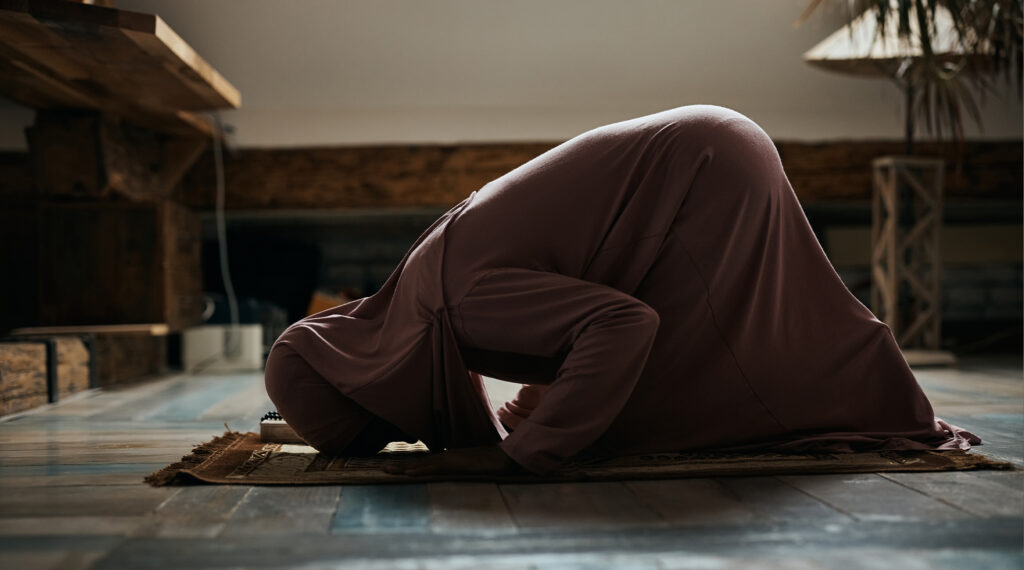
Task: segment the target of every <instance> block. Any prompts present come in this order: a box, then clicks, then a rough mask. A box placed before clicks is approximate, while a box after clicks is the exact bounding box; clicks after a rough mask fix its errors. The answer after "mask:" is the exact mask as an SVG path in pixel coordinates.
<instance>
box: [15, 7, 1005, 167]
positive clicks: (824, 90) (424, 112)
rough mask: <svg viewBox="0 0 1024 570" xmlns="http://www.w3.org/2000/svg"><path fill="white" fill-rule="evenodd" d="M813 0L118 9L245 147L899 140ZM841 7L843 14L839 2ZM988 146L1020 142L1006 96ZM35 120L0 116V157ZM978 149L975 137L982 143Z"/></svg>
mask: <svg viewBox="0 0 1024 570" xmlns="http://www.w3.org/2000/svg"><path fill="white" fill-rule="evenodd" d="M809 1H810V0H501V1H498V0H429V1H423V0H358V1H342V0H291V1H288V2H283V1H277V0H246V1H244V2H243V1H237V0H162V1H161V0H119V2H118V6H119V7H120V8H122V9H130V10H138V11H145V12H155V13H158V14H160V15H161V16H162V17H163V18H164V19H165V20H166V21H167V22H168V23H169V24H170V25H171V27H172V28H174V29H175V30H176V31H177V32H178V33H179V34H180V35H181V36H182V37H183V38H185V40H186V41H188V42H189V43H191V44H192V45H193V47H195V48H196V50H197V51H198V52H199V53H200V54H201V55H203V57H205V58H206V59H207V60H208V61H209V62H210V63H211V64H212V65H213V66H214V67H216V68H217V69H218V70H219V71H220V72H221V73H222V74H223V75H224V76H225V77H227V78H228V80H229V81H231V82H232V83H233V84H234V85H235V86H236V87H238V88H239V89H240V90H241V92H242V98H243V107H242V109H240V110H238V111H231V112H225V113H224V114H223V117H224V119H225V121H226V122H227V123H229V124H233V125H235V127H236V131H237V132H236V136H235V143H236V144H237V145H239V146H312V145H329V144H371V143H408V142H423V143H431V142H459V141H463V142H470V141H535V140H540V141H547V140H560V139H566V138H569V137H571V136H573V135H575V134H578V133H579V132H581V131H583V130H586V129H588V128H591V127H594V126H597V125H600V124H603V123H608V122H613V121H618V120H622V119H626V118H629V117H633V116H638V115H642V114H646V113H650V112H655V111H659V110H662V109H666V108H670V107H675V106H678V105H685V104H691V103H714V104H719V105H725V106H728V107H732V108H735V109H737V110H739V111H741V112H743V113H745V114H747V115H748V116H750V117H751V118H753V119H754V120H755V121H757V122H758V123H760V124H761V125H762V126H763V127H764V128H765V129H766V130H767V131H768V132H769V134H771V135H772V136H773V137H775V138H777V139H787V140H827V139H843V138H900V137H901V134H902V131H901V118H900V112H901V110H900V105H901V98H900V95H899V91H898V90H897V89H896V88H895V86H893V85H892V84H891V83H889V82H888V81H886V80H870V79H860V78H853V77H849V76H844V75H839V74H832V73H829V72H824V71H819V70H817V69H815V68H812V67H810V66H808V65H807V64H805V63H804V62H803V61H802V60H801V57H800V56H801V54H802V53H803V52H804V51H806V50H807V49H809V48H810V47H812V46H813V45H814V44H815V43H817V42H818V41H819V40H821V39H822V38H824V37H825V36H827V35H828V34H829V33H831V32H832V31H833V30H834V29H836V28H837V27H838V25H839V24H838V22H839V21H840V19H839V15H838V13H837V12H836V11H835V10H832V11H831V12H830V11H828V10H821V11H819V12H818V13H817V14H816V15H815V17H814V18H812V20H811V21H810V22H808V23H807V24H805V25H804V27H802V28H800V29H794V28H793V26H792V22H793V20H795V19H796V18H797V16H799V14H800V13H801V12H802V11H803V9H804V8H805V7H806V5H807V4H808V2H809ZM837 1H838V0H833V3H836V2H837ZM984 114H985V131H984V133H982V134H981V137H983V138H1008V137H1014V138H1020V137H1021V124H1022V114H1021V103H1020V101H1018V100H1017V99H1016V98H1015V96H1014V95H1013V90H1012V89H1002V90H1001V94H1000V96H998V97H996V98H994V99H990V100H989V101H988V104H987V105H986V107H985V108H984ZM30 121H31V113H29V112H27V111H26V110H24V109H21V108H16V107H13V106H11V105H9V104H8V105H7V106H3V107H0V148H20V147H22V146H23V138H22V134H21V129H22V128H23V127H24V125H25V124H27V123H28V122H30ZM970 135H971V136H974V137H978V136H979V133H977V131H976V130H975V129H972V130H971V131H970Z"/></svg>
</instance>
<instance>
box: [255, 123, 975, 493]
mask: <svg viewBox="0 0 1024 570" xmlns="http://www.w3.org/2000/svg"><path fill="white" fill-rule="evenodd" d="M480 375H485V376H488V377H492V378H496V379H500V380H507V381H510V382H516V383H521V384H524V387H523V388H522V390H521V391H520V394H519V396H518V397H516V398H515V400H513V401H512V402H509V403H507V404H505V405H504V406H503V407H502V408H501V409H500V410H498V414H497V415H496V414H495V413H494V412H493V411H492V409H491V407H490V405H489V404H488V399H487V394H486V392H485V389H484V385H483V382H482V380H481V376H480ZM266 387H267V392H268V394H269V395H270V398H271V400H272V401H273V402H274V404H275V405H276V406H277V409H278V411H279V412H280V414H281V415H282V417H283V418H284V419H285V420H286V421H287V422H288V424H289V425H291V426H292V428H293V429H294V430H295V431H296V433H297V434H299V436H300V437H302V438H303V439H304V440H305V441H307V442H308V443H309V444H310V445H312V446H313V447H315V448H317V449H319V450H321V451H323V452H325V453H331V454H339V455H361V454H372V453H375V452H377V451H378V450H380V449H381V448H382V447H383V446H384V445H386V444H387V443H388V442H391V441H395V440H405V441H416V440H420V441H422V442H424V443H425V444H426V445H427V446H428V447H429V448H430V450H431V451H432V452H436V453H431V454H429V455H426V456H424V457H423V458H422V459H419V460H417V461H412V462H408V463H403V465H402V466H399V467H395V468H394V469H393V472H402V473H407V474H412V475H417V474H435V473H446V472H459V473H500V472H504V471H508V470H512V469H518V468H523V469H526V470H528V471H530V472H533V473H537V474H543V473H546V472H550V471H552V470H554V469H557V468H558V467H559V466H560V465H561V464H563V462H565V461H566V460H568V459H570V458H572V457H573V456H575V455H577V454H581V453H586V454H587V455H594V454H597V455H599V456H617V455H627V454H637V453H646V452H657V451H662V452H668V451H688V450H709V449H714V450H725V449H731V450H740V449H743V450H753V449H756V450H763V451H775V452H797V451H799V452H809V451H831V452H844V451H861V450H890V449H892V450H898V449H967V448H969V447H970V444H972V443H980V440H979V439H978V438H977V437H976V436H974V435H972V434H970V433H968V432H966V431H964V430H962V429H960V428H957V427H956V426H952V425H949V424H947V423H945V422H943V421H942V420H940V419H937V418H935V416H934V413H933V410H932V407H931V404H930V403H929V401H928V399H927V398H926V397H925V395H924V393H923V392H922V391H921V388H920V386H919V385H918V383H917V381H916V379H915V378H914V375H913V373H912V372H911V369H910V367H909V366H908V365H907V362H906V361H905V360H904V358H903V355H902V353H901V352H900V348H899V346H898V345H897V343H896V341H895V339H894V338H893V335H892V333H891V331H890V329H889V327H888V326H887V325H886V324H885V323H882V322H881V321H879V320H878V319H877V318H875V316H874V315H873V314H872V313H871V311H870V310H868V309H867V308H866V307H865V306H864V305H863V304H862V303H860V302H859V301H858V300H857V298H856V297H854V296H853V294H852V293H851V292H850V291H849V290H848V289H847V288H846V286H845V285H844V284H843V282H842V281H841V279H840V278H839V275H838V274H837V273H836V271H835V270H834V268H833V267H832V265H831V263H830V262H829V260H828V258H827V257H826V255H825V252H824V251H823V250H822V248H821V246H820V245H819V243H818V241H817V239H816V238H815V235H814V233H813V231H812V230H811V227H810V225H809V223H808V221H807V218H806V216H805V215H804V212H803V210H802V209H801V207H800V203H799V202H798V200H797V197H796V194H795V193H794V192H793V189H792V187H791V186H790V184H789V181H788V180H787V178H786V175H785V172H784V171H783V167H782V163H781V161H780V159H779V155H778V153H777V151H776V149H775V146H774V144H773V143H772V141H771V139H770V138H769V137H768V135H767V134H766V133H765V132H764V131H763V130H762V129H761V128H760V127H759V126H758V125H757V124H755V123H754V122H753V121H751V120H750V119H748V118H746V117H745V116H743V115H741V114H740V113H737V112H735V111H732V110H729V109H726V108H723V107H717V106H711V105H692V106H685V107H679V108H676V109H671V110H667V111H664V112H660V113H655V114H652V115H647V116H643V117H639V118H635V119H631V120H627V121H622V122H619V123H614V124H610V125H606V126H603V127H599V128H596V129H593V130H591V131H588V132H586V133H584V134H582V135H579V136H577V137H575V138H573V139H571V140H569V141H568V142H565V143H563V144H561V145H559V146H557V147H555V148H553V149H551V150H550V151H548V152H546V153H544V154H542V155H540V156H538V157H537V158H535V159H533V160H531V161H529V162H527V163H525V164H523V165H522V166H520V167H518V168H516V169H515V170H512V171H511V172H509V173H507V174H505V175H504V176H501V177H500V178H497V179H496V180H493V181H492V182H490V183H488V184H486V185H485V186H484V187H482V188H480V189H479V190H477V191H475V192H473V193H472V194H471V195H470V196H469V197H468V198H466V199H465V200H463V201H462V202H460V203H459V204H458V205H456V206H455V207H454V208H452V209H451V210H449V211H448V212H446V213H445V214H444V215H443V216H441V218H440V219H438V220H437V221H436V222H434V224H433V225H432V226H431V227H430V228H428V229H427V230H426V231H425V232H424V233H423V234H422V235H421V236H420V238H419V239H418V240H417V241H416V243H415V244H413V246H412V247H411V249H410V250H409V251H408V252H407V253H406V255H405V257H404V258H403V259H402V261H401V262H400V263H399V265H398V267H397V268H396V269H395V271H394V272H393V273H392V274H391V276H390V277H389V278H388V280H387V281H386V282H385V283H384V285H383V287H382V288H381V289H380V290H379V291H378V292H377V293H375V294H373V295H371V296H369V297H365V298H362V299H358V300H355V301H352V302H349V303H346V304H344V305H340V306H338V307H334V308H332V309H329V310H326V311H323V312H321V313H317V314H315V315H312V316H310V317H307V318H305V319H302V320H301V321H299V322H297V323H295V324H294V325H292V326H291V327H290V328H289V329H288V330H287V331H285V332H284V333H283V334H282V335H281V337H280V338H279V339H278V341H277V342H276V343H275V344H274V346H273V348H272V350H271V352H270V356H269V358H268V360H267V367H266Z"/></svg>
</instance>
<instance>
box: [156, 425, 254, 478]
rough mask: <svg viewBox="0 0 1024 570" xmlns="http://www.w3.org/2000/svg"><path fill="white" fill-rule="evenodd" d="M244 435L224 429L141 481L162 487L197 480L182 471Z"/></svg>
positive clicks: (213, 454) (201, 461)
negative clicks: (179, 459) (178, 459)
mask: <svg viewBox="0 0 1024 570" xmlns="http://www.w3.org/2000/svg"><path fill="white" fill-rule="evenodd" d="M245 436H246V434H245V433H242V432H237V431H225V432H224V435H222V436H220V437H214V438H213V439H212V440H210V441H208V442H206V443H201V444H199V445H197V446H195V447H194V448H192V452H191V453H189V454H188V455H185V456H182V458H181V461H178V462H176V463H171V464H170V465H168V466H167V467H164V468H163V469H160V470H159V471H156V472H154V473H150V474H149V475H147V476H146V478H145V479H143V481H144V482H146V483H149V484H150V485H152V486H154V487H163V486H165V485H171V484H173V483H178V484H181V483H186V482H192V483H196V482H199V481H198V480H197V479H196V478H194V477H191V476H189V475H188V474H186V473H184V471H186V470H188V469H194V468H196V467H199V466H200V465H202V464H203V463H205V462H206V461H210V460H212V459H213V458H215V457H216V456H217V455H219V454H220V453H221V452H223V451H224V450H225V449H227V448H229V447H231V445H232V444H233V443H235V442H237V441H238V440H240V439H242V438H243V437H245Z"/></svg>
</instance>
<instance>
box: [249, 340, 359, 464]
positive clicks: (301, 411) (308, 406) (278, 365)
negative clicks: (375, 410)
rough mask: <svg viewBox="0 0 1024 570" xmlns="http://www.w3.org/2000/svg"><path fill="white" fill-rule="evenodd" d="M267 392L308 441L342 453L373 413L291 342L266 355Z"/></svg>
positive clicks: (282, 415) (335, 452)
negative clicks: (342, 389) (315, 365)
mask: <svg viewBox="0 0 1024 570" xmlns="http://www.w3.org/2000/svg"><path fill="white" fill-rule="evenodd" d="M264 378H265V380H266V387H267V395H269V396H270V400H271V401H272V402H274V405H275V406H276V407H277V411H278V412H279V413H280V414H281V417H283V418H284V419H285V421H287V422H288V425H289V426H291V427H292V429H294V430H295V433H297V434H298V435H299V436H300V437H302V439H304V440H306V443H308V444H310V445H312V446H313V447H315V448H317V449H318V450H320V451H323V452H325V453H331V454H340V453H341V452H342V451H343V450H344V449H345V448H346V447H348V445H349V444H350V443H352V441H353V440H354V439H355V438H356V436H357V435H359V433H360V432H361V431H363V430H364V429H365V428H366V426H368V425H369V424H370V421H371V420H373V418H374V416H373V414H371V413H370V412H368V411H366V410H365V409H363V407H362V406H360V405H359V404H356V403H355V402H353V401H352V399H351V398H348V397H346V396H345V395H343V394H342V393H341V392H340V391H338V389H337V388H335V387H334V386H332V385H331V384H330V383H328V382H327V381H326V380H325V379H324V377H323V376H321V375H320V374H318V373H317V372H316V370H313V368H312V367H311V366H310V365H309V363H307V362H306V361H305V360H304V359H303V358H302V357H301V356H299V355H298V354H297V353H296V352H295V351H294V350H292V349H291V348H290V347H289V346H288V345H277V346H275V347H274V348H273V350H271V352H270V355H269V356H268V357H267V368H266V373H265V375H264Z"/></svg>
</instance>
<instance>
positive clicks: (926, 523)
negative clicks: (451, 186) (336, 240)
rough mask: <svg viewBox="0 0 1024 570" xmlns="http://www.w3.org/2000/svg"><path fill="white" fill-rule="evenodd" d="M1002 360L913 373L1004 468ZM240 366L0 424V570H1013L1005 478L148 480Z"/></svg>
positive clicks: (988, 474) (1012, 493) (244, 395)
mask: <svg viewBox="0 0 1024 570" xmlns="http://www.w3.org/2000/svg"><path fill="white" fill-rule="evenodd" d="M1021 366H1022V364H1021V359H1020V357H1019V356H1016V357H1014V356H1010V357H984V358H974V359H964V360H962V362H961V363H960V365H959V367H958V368H956V369H916V370H915V372H916V373H917V375H918V378H919V380H920V381H921V384H922V385H923V386H924V388H925V391H926V392H927V393H928V395H929V397H930V398H931V399H932V402H933V404H934V405H935V407H936V410H937V412H938V415H939V416H940V417H943V418H944V419H946V420H947V421H950V422H952V423H955V424H958V425H961V426H963V427H966V428H969V429H971V430H972V431H975V432H976V433H977V434H978V435H980V436H981V437H982V438H983V439H984V440H985V441H986V442H987V445H985V446H983V447H981V448H978V451H979V452H981V453H985V454H987V455H991V456H994V457H998V458H1001V459H1006V460H1010V461H1013V462H1014V463H1016V464H1018V465H1021V466H1022V467H1024V449H1022V441H1024V439H1022V432H1024V417H1022V406H1024V378H1022V368H1021ZM267 406H268V400H267V398H266V395H265V394H264V392H263V386H262V377H261V375H259V374H246V375H233V376H232V375H221V376H213V375H209V376H177V377H171V378H166V379H162V380H159V381H156V382H152V383H148V384H143V385H139V386H135V387H132V388H128V389H123V390H117V391H107V392H101V391H93V392H89V393H86V394H84V395H83V396H81V397H79V398H77V399H74V400H71V401H67V402H64V403H61V404H58V405H54V406H51V407H48V408H45V409H43V410H40V411H38V412H35V413H30V414H26V415H22V416H20V417H16V418H13V419H7V420H5V421H0V568H5V569H22V568H190V569H195V568H222V567H235V568H237V567H274V568H280V567H288V566H301V567H303V568H320V567H331V568H381V569H384V568H388V569H391V568H409V569H414V568H415V569H420V568H427V569H434V568H436V569H446V570H447V569H460V568H465V569H470V568H472V569H476V568H489V569H511V568H575V569H584V568H615V569H627V570H628V569H648V568H650V569H655V568H657V569H673V568H680V569H682V568H701V569H718V568H829V569H832V568H909V569H916V568H951V569H952V568H957V569H960V568H1014V569H1019V568H1021V565H1022V555H1021V547H1022V537H1024V531H1022V516H1024V477H1022V473H1024V471H1021V472H999V471H981V472H958V473H916V474H886V475H881V474H861V475H824V476H797V477H794V476H790V477H752V478H734V479H693V480H673V481H642V482H613V483H605V482H602V483H582V484H548V485H532V486H531V485H493V484H476V483H474V484H447V483H441V484H429V485H404V486H348V487H291V488H269V487H242V486H193V487H176V488H151V487H149V486H147V485H144V484H143V483H142V477H143V476H144V475H146V474H148V473H150V472H152V471H154V470H156V469H158V468H160V467H163V466H164V465H165V464H167V463H169V462H171V461H174V460H176V459H177V458H178V457H180V456H181V455H182V454H184V453H185V452H187V451H188V450H189V449H190V447H191V445H193V444H196V443H199V442H201V441H205V440H208V439H209V438H210V437H211V436H213V435H217V434H219V433H220V432H221V431H222V430H223V428H224V424H225V422H226V423H227V424H228V425H229V426H230V427H231V429H234V430H247V429H253V428H254V427H255V425H256V422H257V419H258V417H259V415H260V414H261V413H262V412H263V411H265V409H266V408H267Z"/></svg>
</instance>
